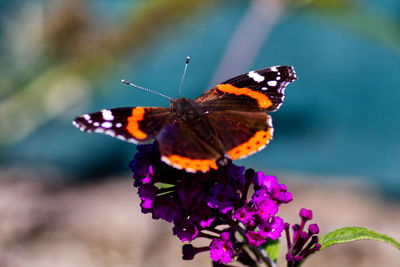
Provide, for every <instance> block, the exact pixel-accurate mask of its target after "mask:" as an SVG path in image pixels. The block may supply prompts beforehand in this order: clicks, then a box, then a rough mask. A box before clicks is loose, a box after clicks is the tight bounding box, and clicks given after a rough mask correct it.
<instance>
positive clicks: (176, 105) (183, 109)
mask: <svg viewBox="0 0 400 267" xmlns="http://www.w3.org/2000/svg"><path fill="white" fill-rule="evenodd" d="M170 109H171V111H172V112H174V113H175V114H176V115H177V117H178V118H180V119H182V120H185V121H186V120H192V119H195V118H198V117H199V116H200V114H201V112H200V108H199V104H198V103H196V102H195V101H194V100H193V99H190V98H178V99H172V100H171V105H170Z"/></svg>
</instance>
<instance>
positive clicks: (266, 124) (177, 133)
mask: <svg viewBox="0 0 400 267" xmlns="http://www.w3.org/2000/svg"><path fill="white" fill-rule="evenodd" d="M296 79H297V77H296V73H295V71H294V69H293V67H290V66H275V67H271V68H266V69H261V70H256V71H250V72H248V73H246V74H243V75H240V76H237V77H235V78H232V79H230V80H227V81H226V82H223V83H220V84H218V85H217V86H215V87H214V88H212V89H211V90H209V91H207V92H205V93H204V94H202V95H201V96H199V97H198V98H197V99H195V100H192V99H188V98H178V99H171V104H170V107H169V108H156V107H127V108H115V109H103V110H101V111H98V112H95V113H92V114H84V115H82V116H80V117H78V118H76V119H75V120H74V121H73V124H74V125H75V126H76V127H77V128H79V129H80V130H81V131H84V132H96V133H103V134H107V135H110V136H112V137H116V138H118V139H120V140H123V141H127V142H131V143H135V144H138V143H139V144H141V143H146V142H148V141H151V140H153V139H155V140H156V141H157V143H158V145H159V149H160V152H161V160H162V161H164V162H166V163H167V164H169V165H171V166H173V167H175V168H177V169H184V170H186V171H187V172H196V171H201V172H207V171H210V169H218V165H217V162H218V160H219V159H221V158H223V157H228V158H230V159H232V160H235V159H240V158H244V157H246V156H249V155H250V154H253V153H255V152H257V151H259V150H261V149H262V148H264V147H265V146H266V145H267V144H268V143H269V141H270V140H271V138H272V135H273V127H272V123H271V117H270V116H269V115H268V114H267V113H266V111H275V110H277V109H278V108H279V106H280V105H281V104H282V102H283V99H284V90H285V88H286V85H288V84H289V83H291V82H293V81H294V80H296Z"/></svg>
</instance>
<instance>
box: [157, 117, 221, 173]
mask: <svg viewBox="0 0 400 267" xmlns="http://www.w3.org/2000/svg"><path fill="white" fill-rule="evenodd" d="M216 138H217V136H216V135H215V134H214V131H213V129H212V128H211V127H210V125H209V123H208V122H207V121H206V120H204V119H203V118H198V120H196V121H187V120H182V119H179V118H175V119H173V120H171V121H170V123H169V124H168V125H166V126H165V127H164V128H163V129H162V130H161V131H160V133H159V134H158V135H157V136H156V140H157V142H158V145H159V149H160V152H161V160H162V161H164V162H165V163H167V164H169V165H171V166H173V167H175V168H177V169H184V170H185V171H187V172H196V171H201V172H208V171H210V170H211V169H218V166H217V160H218V159H219V158H221V157H222V156H223V155H224V152H223V151H222V150H218V147H216V146H215V144H216V143H217V139H216Z"/></svg>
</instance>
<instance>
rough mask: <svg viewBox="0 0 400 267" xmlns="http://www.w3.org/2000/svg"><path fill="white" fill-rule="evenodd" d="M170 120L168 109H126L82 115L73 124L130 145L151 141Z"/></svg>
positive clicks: (85, 130)
mask: <svg viewBox="0 0 400 267" xmlns="http://www.w3.org/2000/svg"><path fill="white" fill-rule="evenodd" d="M169 118H170V110H169V109H168V108H144V107H127V108H114V109H103V110H101V111H98V112H94V113H91V114H84V115H82V116H80V117H78V118H76V119H75V120H74V121H73V124H74V125H75V126H76V127H77V128H79V129H80V130H81V131H84V132H95V133H102V134H107V135H110V136H112V137H116V138H118V139H120V140H122V141H127V142H131V143H135V144H137V143H146V142H148V141H150V140H152V139H153V138H154V137H155V135H156V134H157V133H158V132H159V131H160V130H161V129H162V127H163V126H164V124H165V123H167V122H168V120H169Z"/></svg>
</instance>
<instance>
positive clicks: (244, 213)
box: [232, 205, 255, 226]
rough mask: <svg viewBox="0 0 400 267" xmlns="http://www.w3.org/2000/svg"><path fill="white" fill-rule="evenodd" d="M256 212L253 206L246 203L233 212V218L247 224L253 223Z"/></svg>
mask: <svg viewBox="0 0 400 267" xmlns="http://www.w3.org/2000/svg"><path fill="white" fill-rule="evenodd" d="M254 214H255V212H254V209H253V208H251V207H249V206H248V205H244V206H243V207H240V208H239V209H237V210H235V211H234V212H233V214H232V219H234V220H238V221H239V222H241V223H243V224H244V225H246V226H247V225H252V224H253V223H254V217H253V215H254Z"/></svg>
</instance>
